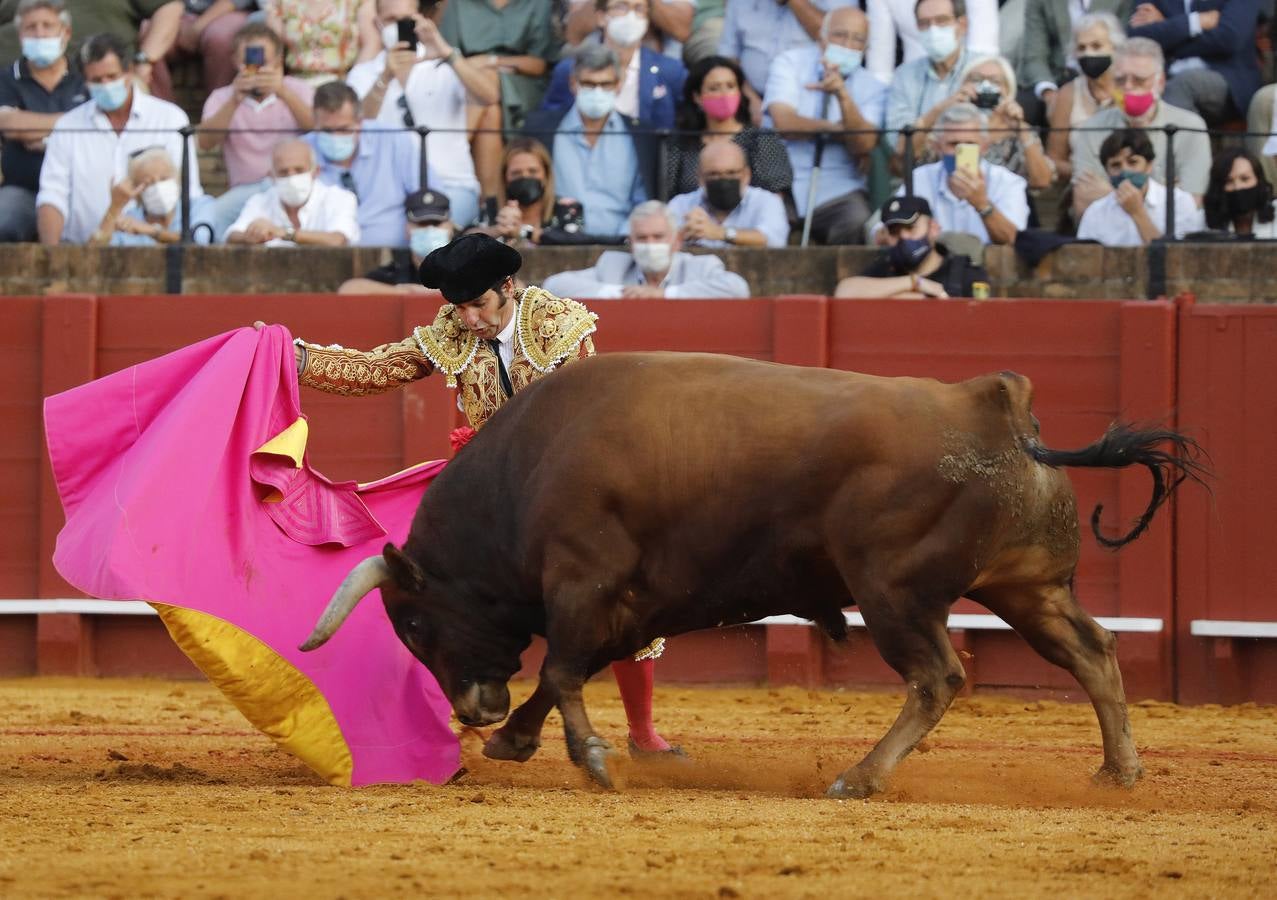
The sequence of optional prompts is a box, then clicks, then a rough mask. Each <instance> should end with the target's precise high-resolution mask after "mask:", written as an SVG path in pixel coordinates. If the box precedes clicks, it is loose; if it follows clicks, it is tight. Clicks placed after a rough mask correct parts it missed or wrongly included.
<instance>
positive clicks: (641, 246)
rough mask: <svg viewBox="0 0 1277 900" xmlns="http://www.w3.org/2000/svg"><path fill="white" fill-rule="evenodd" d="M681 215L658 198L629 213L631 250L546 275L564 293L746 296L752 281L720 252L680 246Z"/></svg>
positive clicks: (555, 291) (606, 296)
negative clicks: (694, 252)
mask: <svg viewBox="0 0 1277 900" xmlns="http://www.w3.org/2000/svg"><path fill="white" fill-rule="evenodd" d="M681 246H682V239H681V238H680V237H679V231H678V221H677V220H676V219H675V218H674V216H673V215H672V214H671V213H670V211H669V208H668V207H667V206H666V205H665V204H664V203H662V202H661V201H659V200H649V201H648V202H646V203H643V204H640V205H639V206H638V207H636V208H635V209H634V211H633V212H632V213H631V214H630V251H631V252H629V253H626V252H625V251H623V250H605V251H603V255H602V256H601V257H599V261H598V262H597V263H595V264H594V267H593V268H590V269H582V270H580V271H576V272H561V273H559V274H558V275H551V276H550V277H549V278H547V279H546V280H545V285H544V286H545V289H546V290H547V291H549V292H550V293H552V294H557V295H559V296H560V297H585V298H591V297H593V298H601V299H615V298H617V297H628V298H634V297H649V298H653V297H665V298H668V299H676V298H677V299H683V298H699V297H748V296H749V285H747V284H746V283H745V279H744V278H741V277H740V276H739V275H737V274H736V273H735V272H729V271H727V268H726V267H725V266H724V265H723V261H722V260H721V259H719V258H718V257H716V256H692V255H691V254H690V253H682V252H680V251H679V248H680V247H681Z"/></svg>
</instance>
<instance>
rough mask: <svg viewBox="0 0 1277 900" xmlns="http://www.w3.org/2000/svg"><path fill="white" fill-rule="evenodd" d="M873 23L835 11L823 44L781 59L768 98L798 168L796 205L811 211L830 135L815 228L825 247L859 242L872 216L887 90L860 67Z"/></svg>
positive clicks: (823, 29)
mask: <svg viewBox="0 0 1277 900" xmlns="http://www.w3.org/2000/svg"><path fill="white" fill-rule="evenodd" d="M868 40H869V20H868V19H867V18H866V17H865V14H864V13H862V12H861V11H860V10H858V9H835V10H831V11H830V12H829V13H828V14H827V15H826V16H825V21H824V24H823V25H822V26H821V29H820V43H819V44H817V45H815V46H813V47H802V48H799V49H797V50H790V51H789V52H788V53H785V54H784V55H783V56H781V57H780V58H779V59H777V60H776V61H775V62H774V63H772V68H771V75H769V76H768V78H767V93H766V96H765V97H764V98H763V102H764V103H765V104H766V105H767V113H768V115H770V116H771V117H772V121H773V122H774V123H775V125H776V130H777V131H779V132H782V133H784V134H785V135H786V136H787V137H786V140H785V147H786V149H788V151H789V161H790V162H791V163H792V164H793V167H794V187H793V192H794V203H795V205H796V206H797V207H798V214H799V215H802V216H805V215H807V212H808V211H807V202H808V200H809V199H812V198H810V197H809V195H810V194H811V180H812V177H813V176H812V169H813V167H814V165H815V160H816V149H815V148H816V140H817V139H818V137H819V136H820V135H822V134H823V135H826V138H825V149H824V153H823V154H822V156H821V161H820V175H819V176H818V178H817V182H816V195H815V197H814V207H815V208H814V211H813V212H812V214H811V217H812V221H811V233H812V237H813V238H814V239H815V240H816V242H817V243H821V244H859V243H861V242H862V241H863V240H864V227H865V221H866V220H867V219H868V218H869V215H870V213H871V211H872V210H871V209H870V207H869V196H868V194H867V193H866V192H865V173H866V170H867V166H866V164H865V163H866V160H867V159H868V156H869V154H870V153H872V152H873V149H874V147H875V146H877V144H878V129H879V128H881V127H882V119H883V115H884V112H885V108H886V97H887V89H886V88H885V87H883V85H882V83H881V82H880V81H879V80H878V79H877V78H875V77H873V76H872V75H870V74H869V72H868V71H867V70H866V69H865V68H864V67H863V66H862V65H861V61H862V60H863V58H864V53H865V44H866V42H867V41H868Z"/></svg>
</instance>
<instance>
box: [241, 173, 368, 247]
mask: <svg viewBox="0 0 1277 900" xmlns="http://www.w3.org/2000/svg"><path fill="white" fill-rule="evenodd" d="M256 219H266V220H267V221H269V222H272V223H274V224H276V225H278V226H280V227H281V228H289V227H291V226H292V224H293V223H292V222H291V221H290V220H289V218H288V213H287V212H286V211H285V210H284V204H283V203H282V202H281V201H280V199H279V193H278V192H277V191H276V190H275V187H274V185H272V186H271V187H269V188H267V189H266V190H264V191H262V192H261V193H260V194H254V195H253V196H251V197H249V198H248V202H247V203H245V204H244V209H243V211H242V212H241V213H240V214H239V218H238V219H236V220H235V224H233V225H231V227H230V228H228V229H226V233H227V234H228V235H229V234H231V233H233V232H236V231H247V230H248V226H249V225H251V224H252V223H253V222H254V220H256ZM297 221H298V222H299V223H300V225H299V227H298V229H297V230H298V231H340V232H341V233H342V234H344V235H345V236H346V240H347V241H348V242H349V243H350V244H351V246H354V245H355V244H358V243H359V201H358V200H357V199H356V198H355V195H354V194H352V193H351V192H350V191H348V190H346V189H345V188H341V187H337V186H335V185H330V184H324V183H323V182H322V181H319V180H318V179H316V181H315V186H314V187H313V188H311V191H310V196H309V197H307V198H306V202H305V203H304V204H302V207H301V209H299V210H298V211H297ZM266 246H267V247H291V246H293V244H292V243H291V242H290V241H286V240H284V239H283V238H275V239H274V240H270V241H267V242H266Z"/></svg>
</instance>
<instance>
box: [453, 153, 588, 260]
mask: <svg viewBox="0 0 1277 900" xmlns="http://www.w3.org/2000/svg"><path fill="white" fill-rule="evenodd" d="M501 174H502V178H501V181H500V184H499V185H498V187H497V194H496V196H495V197H488V198H486V199H485V200H484V202H483V206H482V208H481V209H480V211H479V218H478V220H477V221H476V222H475V223H474V225H473V226H471V228H470V229H469V230H470V231H478V232H482V233H484V234H487V235H489V236H491V237H494V238H497V239H498V240H500V241H504V242H505V243H507V244H540V243H542V242H543V241H544V242H545V243H567V242H571V241H572V240H573V236H575V235H579V234H582V225H583V223H584V221H585V213H584V210H583V208H582V206H581V203H580V201H578V200H572V199H569V198H562V199H561V198H558V197H556V196H555V195H554V163H553V162H552V161H551V159H550V153H549V151H547V150H546V149H545V145H544V144H542V143H541V142H540V141H538V140H536V139H534V138H516V139H515V140H512V141H511V142H510V143H509V145H508V146H507V147H506V149H505V153H504V154H502V157H501Z"/></svg>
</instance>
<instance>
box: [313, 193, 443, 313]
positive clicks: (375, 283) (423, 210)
mask: <svg viewBox="0 0 1277 900" xmlns="http://www.w3.org/2000/svg"><path fill="white" fill-rule="evenodd" d="M404 215H405V216H406V218H407V219H408V247H407V249H396V250H392V251H390V262H388V263H386V264H385V265H384V266H378V267H377V268H375V269H373V270H372V271H370V272H368V273H366V274H365V275H364V276H363V277H362V278H351V279H350V280H349V281H344V282H342V285H341V287H339V288H337V293H339V294H415V293H420V292H423V291H425V292H428V291H430V290H431V288H428V287H425V286H424V285H423V284H422V283H421V277H420V275H419V270H420V269H421V262H422V260H424V259H425V258H426V257H427V256H429V255H430V254H431V253H433V252H434V251H436V250H438V249H439V248H440V247H442V246H443V245H444V244H447V243H448V242H450V241H451V240H452V238H453V237H454V235H455V234H456V228H455V227H454V226H453V224H452V207H451V205H450V204H449V202H448V198H447V197H446V196H445V195H444V194H442V193H440V192H439V191H432V190H430V189H429V188H426V189H424V190H420V191H413V192H412V193H411V194H409V195H408V197H407V199H406V200H404Z"/></svg>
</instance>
